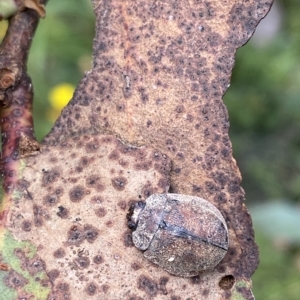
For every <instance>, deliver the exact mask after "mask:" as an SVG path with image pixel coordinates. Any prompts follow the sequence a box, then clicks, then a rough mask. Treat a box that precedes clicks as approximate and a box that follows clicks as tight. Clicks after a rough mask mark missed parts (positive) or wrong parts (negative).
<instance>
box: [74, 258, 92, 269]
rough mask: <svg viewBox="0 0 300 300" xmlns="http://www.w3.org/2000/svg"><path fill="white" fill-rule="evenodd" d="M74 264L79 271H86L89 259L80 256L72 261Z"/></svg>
mask: <svg viewBox="0 0 300 300" xmlns="http://www.w3.org/2000/svg"><path fill="white" fill-rule="evenodd" d="M74 263H75V264H76V265H77V266H78V267H79V268H80V269H86V268H88V267H89V265H90V259H89V258H88V257H87V256H80V257H77V258H75V259H74Z"/></svg>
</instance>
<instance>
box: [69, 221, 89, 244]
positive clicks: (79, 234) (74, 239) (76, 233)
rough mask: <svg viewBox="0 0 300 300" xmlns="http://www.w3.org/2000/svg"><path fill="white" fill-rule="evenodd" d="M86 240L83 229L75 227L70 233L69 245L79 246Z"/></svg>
mask: <svg viewBox="0 0 300 300" xmlns="http://www.w3.org/2000/svg"><path fill="white" fill-rule="evenodd" d="M84 239H85V234H84V231H83V229H82V228H81V227H79V226H76V225H73V226H72V227H71V228H70V229H69V231H68V239H67V242H68V244H72V245H79V244H81V243H82V242H83V241H84Z"/></svg>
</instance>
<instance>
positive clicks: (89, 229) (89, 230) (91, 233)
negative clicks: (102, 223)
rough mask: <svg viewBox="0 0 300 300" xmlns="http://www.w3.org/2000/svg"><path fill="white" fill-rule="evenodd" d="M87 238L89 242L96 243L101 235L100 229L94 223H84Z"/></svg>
mask: <svg viewBox="0 0 300 300" xmlns="http://www.w3.org/2000/svg"><path fill="white" fill-rule="evenodd" d="M84 234H85V238H86V240H87V241H88V242H89V243H91V244H92V243H94V241H95V240H96V239H97V237H98V235H99V230H98V229H97V228H95V227H94V226H92V225H84Z"/></svg>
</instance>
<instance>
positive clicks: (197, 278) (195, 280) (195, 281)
mask: <svg viewBox="0 0 300 300" xmlns="http://www.w3.org/2000/svg"><path fill="white" fill-rule="evenodd" d="M190 280H191V283H192V284H199V283H200V282H201V280H200V276H199V275H198V276H194V277H191V279H190Z"/></svg>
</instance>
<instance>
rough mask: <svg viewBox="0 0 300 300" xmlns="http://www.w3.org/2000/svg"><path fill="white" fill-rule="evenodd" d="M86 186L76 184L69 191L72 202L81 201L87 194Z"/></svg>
mask: <svg viewBox="0 0 300 300" xmlns="http://www.w3.org/2000/svg"><path fill="white" fill-rule="evenodd" d="M85 193H86V191H85V188H84V187H83V186H81V185H77V186H74V187H73V188H72V189H71V190H70V192H69V198H70V200H71V201H72V202H79V201H81V200H82V199H83V198H84V196H85Z"/></svg>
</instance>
